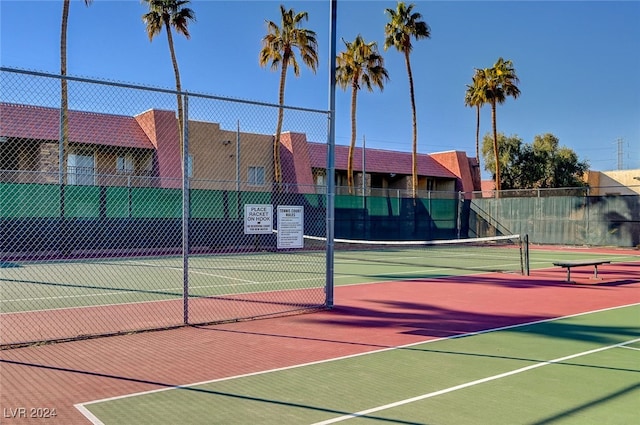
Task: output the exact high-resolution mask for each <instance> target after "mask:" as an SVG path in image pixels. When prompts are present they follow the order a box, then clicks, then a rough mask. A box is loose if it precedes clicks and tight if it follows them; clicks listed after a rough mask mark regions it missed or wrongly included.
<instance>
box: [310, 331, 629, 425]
mask: <svg viewBox="0 0 640 425" xmlns="http://www.w3.org/2000/svg"><path fill="white" fill-rule="evenodd" d="M638 341H640V338H636V339H632V340H629V341H625V342H620V343H618V344H613V345H607V346H606V347H599V348H595V349H593V350H588V351H583V352H581V353H576V354H571V355H569V356H564V357H558V358H557V359H553V360H546V361H543V362H540V363H536V364H533V365H529V366H526V367H522V368H520V369H515V370H511V371H509V372H505V373H500V374H498V375H493V376H488V377H486V378H482V379H477V380H475V381H471V382H466V383H464V384H460V385H456V386H454V387H449V388H444V389H442V390H438V391H434V392H431V393H427V394H422V395H419V396H416V397H411V398H407V399H405V400H400V401H396V402H394V403H389V404H385V405H383V406H376V407H372V408H371V409H366V410H361V411H359V412H355V413H351V414H348V415H344V416H339V417H337V418H333V419H328V420H326V421H321V422H315V423H314V424H312V425H329V424H335V423H337V422H342V421H346V420H349V419H354V418H359V417H363V416H366V415H369V414H371V413H376V412H380V411H382V410H387V409H392V408H394V407H398V406H403V405H405V404H410V403H415V402H416V401H421V400H426V399H428V398H432V397H437V396H439V395H442V394H447V393H451V392H454V391H458V390H462V389H465V388H469V387H474V386H476V385H480V384H484V383H485V382H491V381H495V380H498V379H502V378H506V377H508V376H512V375H517V374H519V373H523V372H527V371H529V370H532V369H537V368H539V367H543V366H549V365H552V364H556V363H561V362H564V361H566V360H571V359H575V358H576V357H582V356H587V355H589V354H594V353H598V352H600V351H605V350H609V349H611V348H616V347H623V346H625V345H627V344H633V343H635V342H638Z"/></svg>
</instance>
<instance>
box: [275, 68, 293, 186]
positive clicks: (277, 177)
mask: <svg viewBox="0 0 640 425" xmlns="http://www.w3.org/2000/svg"><path fill="white" fill-rule="evenodd" d="M288 66H289V63H288V62H287V61H285V60H283V61H282V70H281V71H280V89H279V91H278V104H279V105H280V108H278V125H277V127H276V137H275V138H274V139H273V179H274V182H275V183H276V184H277V185H278V188H279V187H280V183H282V167H281V165H280V134H281V133H282V121H283V120H284V109H283V106H284V83H285V81H286V79H287V67H288Z"/></svg>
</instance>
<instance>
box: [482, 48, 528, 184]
mask: <svg viewBox="0 0 640 425" xmlns="http://www.w3.org/2000/svg"><path fill="white" fill-rule="evenodd" d="M481 72H482V76H481V77H479V80H478V81H479V82H480V83H481V87H482V90H483V91H484V96H485V97H486V99H487V101H488V103H489V104H491V125H492V129H493V152H494V156H496V157H497V156H498V130H497V124H496V121H497V120H496V106H497V105H498V104H502V103H504V102H505V100H506V99H507V96H511V97H513V98H514V99H516V98H517V97H518V96H519V95H520V89H518V86H517V83H518V82H519V79H518V76H517V75H516V72H515V69H514V67H513V63H512V62H511V61H510V60H506V61H505V60H504V59H503V58H498V60H497V61H496V63H495V64H494V65H493V67H491V68H485V69H483V70H482V71H481ZM500 165H501V164H500V161H498V162H496V163H495V182H496V183H495V184H496V190H497V191H500V189H501V186H500V184H501V179H500Z"/></svg>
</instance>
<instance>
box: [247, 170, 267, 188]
mask: <svg viewBox="0 0 640 425" xmlns="http://www.w3.org/2000/svg"><path fill="white" fill-rule="evenodd" d="M248 174H249V176H248V177H249V178H248V183H249V185H251V186H264V167H249V173H248Z"/></svg>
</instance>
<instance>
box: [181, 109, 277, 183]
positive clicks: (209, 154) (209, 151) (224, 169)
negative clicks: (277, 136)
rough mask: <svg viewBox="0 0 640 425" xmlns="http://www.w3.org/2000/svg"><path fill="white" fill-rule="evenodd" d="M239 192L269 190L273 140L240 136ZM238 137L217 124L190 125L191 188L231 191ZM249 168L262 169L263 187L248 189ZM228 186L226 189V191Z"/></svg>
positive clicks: (194, 123)
mask: <svg viewBox="0 0 640 425" xmlns="http://www.w3.org/2000/svg"><path fill="white" fill-rule="evenodd" d="M239 139H240V167H239V170H240V181H241V182H242V184H241V190H271V185H270V184H269V183H270V182H271V181H273V159H272V158H273V137H272V136H270V135H264V134H254V133H243V132H240V137H239ZM237 141H238V134H237V132H236V131H235V130H224V129H221V128H220V124H218V123H210V122H203V121H190V122H189V152H190V154H191V155H192V156H193V181H192V187H193V188H194V189H198V188H202V189H204V188H212V189H214V188H220V189H233V188H235V184H236V180H237V177H236V173H237V172H236V169H237V164H236V158H237V152H238V149H237V148H238V144H237V143H238V142H237ZM249 167H264V169H265V185H264V186H263V187H255V186H247V185H246V184H245V182H246V181H247V180H248V169H249ZM227 186H229V187H227Z"/></svg>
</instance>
